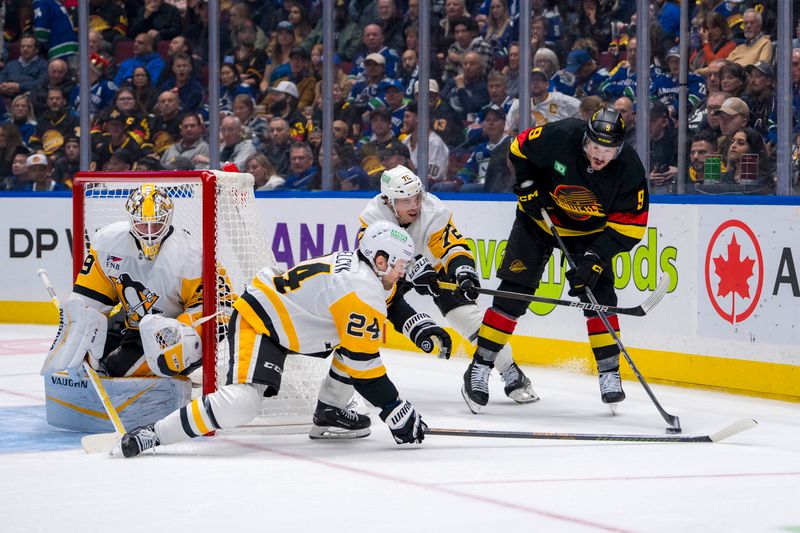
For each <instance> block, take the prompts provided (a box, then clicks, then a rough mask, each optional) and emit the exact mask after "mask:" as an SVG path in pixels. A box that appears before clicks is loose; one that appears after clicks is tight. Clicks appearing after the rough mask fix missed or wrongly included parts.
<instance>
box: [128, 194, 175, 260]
mask: <svg viewBox="0 0 800 533" xmlns="http://www.w3.org/2000/svg"><path fill="white" fill-rule="evenodd" d="M125 209H126V210H127V211H128V218H130V221H131V233H132V234H133V236H134V237H135V238H136V240H137V241H139V245H140V246H141V249H142V253H143V254H144V256H145V257H147V258H148V259H155V257H156V255H157V254H158V249H159V248H160V246H161V241H163V240H164V237H166V236H167V234H168V233H169V230H170V227H171V224H172V212H173V210H174V205H173V203H172V200H171V199H170V197H169V195H167V193H166V192H165V191H164V190H163V189H161V188H160V187H157V186H156V185H154V184H152V183H147V184H144V185H140V186H138V187H136V188H135V189H134V190H133V191H132V192H131V194H130V196H128V201H127V202H126V203H125Z"/></svg>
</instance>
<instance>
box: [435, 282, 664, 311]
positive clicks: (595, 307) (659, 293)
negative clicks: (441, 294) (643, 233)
mask: <svg viewBox="0 0 800 533" xmlns="http://www.w3.org/2000/svg"><path fill="white" fill-rule="evenodd" d="M669 284H670V277H669V274H667V273H665V274H664V277H662V278H661V282H659V284H658V287H656V290H655V291H653V294H651V295H650V296H649V297H648V298H647V300H645V301H644V302H642V303H641V305H637V306H636V307H614V306H613V305H601V304H593V303H588V302H581V301H580V300H560V299H558V298H547V297H544V296H534V295H532V294H525V293H521V292H511V291H498V290H495V289H484V288H482V287H478V288H477V289H475V290H477V291H478V293H480V294H488V295H490V296H501V297H503V298H511V299H513V300H524V301H526V302H539V303H543V304H551V305H563V306H566V307H577V308H578V309H583V310H586V311H602V312H604V313H616V314H618V315H630V316H644V315H646V314H647V313H649V312H650V310H651V309H652V308H654V307H655V306H656V305H657V304H658V302H660V301H661V299H662V298H663V297H664V295H665V294H666V293H667V290H668V289H669ZM439 287H440V288H442V289H445V290H448V291H454V290H456V289H458V285H456V284H455V283H449V282H446V281H440V282H439Z"/></svg>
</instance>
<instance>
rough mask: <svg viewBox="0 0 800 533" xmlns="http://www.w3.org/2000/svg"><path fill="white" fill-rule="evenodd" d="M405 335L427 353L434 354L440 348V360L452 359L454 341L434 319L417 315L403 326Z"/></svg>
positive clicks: (422, 314) (420, 314)
mask: <svg viewBox="0 0 800 533" xmlns="http://www.w3.org/2000/svg"><path fill="white" fill-rule="evenodd" d="M403 335H405V336H406V337H408V338H409V339H411V341H412V342H413V343H414V344H415V345H416V346H417V348H419V349H420V350H422V351H423V352H425V353H433V349H434V348H435V347H436V346H438V347H439V359H450V351H451V350H452V348H453V341H452V340H450V335H448V333H447V332H446V331H445V330H443V329H442V328H440V327H439V326H438V325H437V324H436V322H434V321H433V319H432V318H431V317H430V316H428V315H427V314H425V313H417V314H416V315H414V316H412V317H410V318H409V319H408V320H406V321H405V323H404V324H403Z"/></svg>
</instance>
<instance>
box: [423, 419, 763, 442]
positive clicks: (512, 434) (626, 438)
mask: <svg viewBox="0 0 800 533" xmlns="http://www.w3.org/2000/svg"><path fill="white" fill-rule="evenodd" d="M757 424H758V422H756V421H755V420H753V419H750V418H743V419H741V420H739V421H737V422H734V423H733V424H731V425H729V426H726V427H724V428H722V429H720V430H719V431H717V432H715V433H711V434H709V435H695V436H688V435H624V434H614V433H611V434H603V433H542V432H529V431H492V430H482V429H442V428H428V429H426V430H425V436H428V435H442V436H450V437H489V438H499V439H537V440H590V441H603V442H667V443H683V442H720V441H722V440H725V439H727V438H728V437H732V436H733V435H736V434H738V433H741V432H742V431H746V430H748V429H750V428H753V427H755V426H756V425H757Z"/></svg>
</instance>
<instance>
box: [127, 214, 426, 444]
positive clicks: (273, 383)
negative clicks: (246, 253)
mask: <svg viewBox="0 0 800 533" xmlns="http://www.w3.org/2000/svg"><path fill="white" fill-rule="evenodd" d="M413 258H414V242H413V240H412V239H411V237H410V236H409V235H408V233H407V232H405V231H404V230H403V229H401V228H400V227H398V226H396V225H395V224H391V223H389V222H378V223H375V224H372V225H370V226H369V227H368V228H367V229H366V230H365V232H364V235H363V237H362V239H361V242H360V244H359V247H358V250H357V251H355V252H338V253H334V254H331V255H327V256H323V257H319V258H317V259H310V260H307V261H303V262H301V263H300V264H298V265H297V266H295V267H294V268H292V269H290V270H289V271H287V272H281V271H279V270H277V269H276V268H274V267H267V268H264V269H262V270H261V271H259V273H258V274H257V275H256V277H255V278H254V279H253V280H252V282H251V283H250V284H249V285H248V287H247V290H246V291H245V292H244V293H243V294H242V295H241V296H240V297H239V298H238V299H237V300H236V301H235V302H234V304H233V308H234V311H233V314H232V316H231V321H230V324H231V325H230V329H229V330H228V342H229V344H230V353H231V354H232V355H231V359H230V361H229V366H228V371H227V374H226V378H225V386H224V387H222V388H221V389H220V390H218V391H216V392H213V393H211V394H208V395H204V396H202V397H200V398H198V399H196V400H194V401H192V402H191V403H189V404H188V405H187V406H185V407H183V408H181V409H179V410H177V411H175V412H173V413H172V414H170V415H168V416H167V417H165V418H163V419H161V420H159V421H158V422H156V423H155V424H154V425H149V426H143V427H140V428H137V429H135V430H133V431H131V432H129V433H127V434H125V435H124V436H123V438H122V439H121V441H120V443H119V451H120V452H121V453H122V455H124V456H125V457H133V456H136V455H139V454H140V453H141V452H143V451H145V450H148V449H151V448H153V447H154V446H159V445H162V446H163V445H167V444H173V443H176V442H180V441H183V440H187V439H189V438H192V437H197V436H199V435H203V434H206V433H208V432H210V431H214V430H217V429H229V428H234V427H236V426H239V425H241V424H244V423H246V422H248V421H249V420H251V419H253V418H254V417H255V416H256V415H257V414H258V412H259V410H260V408H261V398H262V397H270V396H274V395H276V394H277V393H278V391H279V390H280V386H281V375H282V372H283V364H284V361H285V359H286V354H287V353H288V352H289V351H292V352H296V353H300V354H304V355H308V356H311V357H315V356H323V357H324V356H327V355H328V354H329V353H330V352H331V350H333V357H334V359H333V362H332V366H331V371H332V372H335V373H336V374H338V375H340V376H342V377H343V378H345V379H347V380H350V381H352V383H353V385H354V386H355V389H356V391H358V392H359V394H361V395H362V396H363V397H364V398H365V399H366V400H367V401H368V402H370V403H371V404H372V405H374V406H376V407H378V408H380V409H381V412H380V417H381V419H382V420H383V421H384V422H386V424H387V425H388V426H389V430H390V431H391V433H392V436H393V437H394V439H395V441H396V442H397V443H398V444H402V443H414V442H422V440H423V438H424V437H425V429H426V426H425V424H424V422H423V421H422V418H421V417H420V415H419V414H418V413H417V412H416V410H415V409H414V407H412V405H411V404H410V403H409V402H408V401H407V400H403V399H401V398H400V395H399V393H398V391H397V388H396V387H395V385H394V384H393V383H392V381H391V379H389V376H388V375H387V373H386V368H385V367H384V365H383V361H382V360H381V356H380V352H379V346H380V340H381V331H382V328H383V326H384V322H385V320H386V316H387V304H386V302H387V300H388V299H390V298H391V296H392V295H393V293H394V291H395V285H396V283H397V281H398V280H399V279H401V278H402V277H403V276H404V274H405V269H406V265H407V264H408V263H409V262H410V261H412V260H413ZM360 416H363V415H360ZM364 418H365V419H366V417H364ZM367 421H368V419H367Z"/></svg>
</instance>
